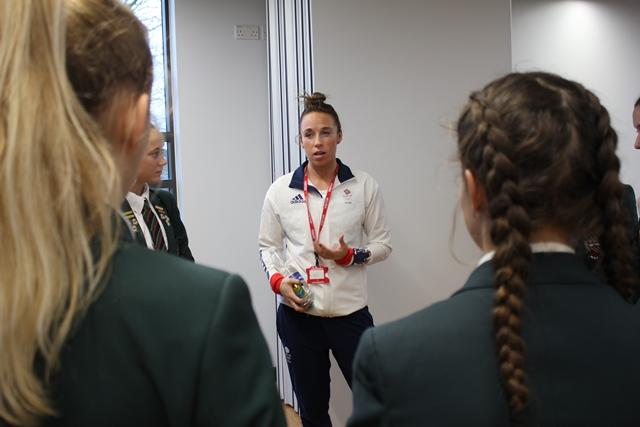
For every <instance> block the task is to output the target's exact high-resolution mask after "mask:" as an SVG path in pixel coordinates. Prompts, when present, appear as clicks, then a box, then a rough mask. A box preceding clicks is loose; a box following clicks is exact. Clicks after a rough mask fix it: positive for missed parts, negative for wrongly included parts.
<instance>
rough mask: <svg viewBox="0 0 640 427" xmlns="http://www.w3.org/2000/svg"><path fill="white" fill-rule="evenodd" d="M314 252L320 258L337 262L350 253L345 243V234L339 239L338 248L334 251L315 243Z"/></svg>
mask: <svg viewBox="0 0 640 427" xmlns="http://www.w3.org/2000/svg"><path fill="white" fill-rule="evenodd" d="M313 250H314V251H316V253H317V254H318V256H319V257H320V258H324V259H330V260H333V261H335V260H337V259H342V258H344V257H345V256H347V253H348V252H349V247H348V246H347V244H346V243H345V242H344V234H342V235H340V238H339V239H338V246H336V247H334V248H333V249H331V248H328V247H326V246H325V245H323V244H322V243H319V242H314V243H313Z"/></svg>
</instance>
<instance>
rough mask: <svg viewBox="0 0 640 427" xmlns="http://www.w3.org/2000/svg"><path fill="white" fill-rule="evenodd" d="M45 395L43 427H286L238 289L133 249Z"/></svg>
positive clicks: (117, 263) (119, 258) (223, 278)
mask: <svg viewBox="0 0 640 427" xmlns="http://www.w3.org/2000/svg"><path fill="white" fill-rule="evenodd" d="M50 390H51V396H52V401H53V403H54V406H55V408H56V410H57V411H58V416H56V417H51V418H49V419H46V420H45V422H44V425H45V426H47V427H49V426H56V427H58V426H60V427H61V426H69V427H70V426H92V427H102V426H104V427H113V426H119V427H128V426H131V427H134V426H135V427H140V426H174V427H177V426H284V425H285V421H284V418H283V413H282V407H281V403H280V399H279V396H278V393H277V390H276V386H275V379H274V374H273V365H272V362H271V358H270V354H269V350H268V348H267V343H266V342H265V339H264V337H263V335H262V333H261V330H260V327H259V326H258V322H257V320H256V316H255V314H254V312H253V309H252V306H251V298H250V295H249V291H248V289H247V285H246V284H245V282H244V281H243V280H242V279H241V278H240V277H239V276H237V275H233V274H229V273H226V272H223V271H219V270H214V269H210V268H206V267H203V266H199V265H196V264H194V263H191V262H187V261H185V260H183V259H180V258H178V257H175V256H171V255H168V254H165V253H161V252H154V251H152V250H149V249H147V248H145V247H141V246H140V245H138V244H136V243H133V242H131V243H123V244H122V246H121V248H120V249H119V250H118V252H117V253H116V255H115V257H114V259H113V263H112V272H111V276H110V278H109V280H108V282H107V283H106V285H105V286H104V290H103V292H102V293H101V294H100V296H99V298H98V299H97V301H95V303H93V304H92V305H91V307H90V308H89V310H88V312H87V313H86V315H85V316H84V318H83V319H82V321H81V322H80V324H79V325H78V326H77V329H76V331H75V332H74V333H73V334H72V336H71V338H70V339H69V341H68V342H67V343H66V345H65V346H64V350H63V352H62V354H61V364H60V369H59V371H58V372H57V374H56V375H55V376H54V380H53V383H52V385H51V387H50Z"/></svg>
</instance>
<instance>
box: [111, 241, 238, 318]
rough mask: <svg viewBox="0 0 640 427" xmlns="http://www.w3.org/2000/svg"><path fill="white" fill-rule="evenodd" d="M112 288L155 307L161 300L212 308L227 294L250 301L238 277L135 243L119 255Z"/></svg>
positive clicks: (118, 252)
mask: <svg viewBox="0 0 640 427" xmlns="http://www.w3.org/2000/svg"><path fill="white" fill-rule="evenodd" d="M108 288H109V289H108V291H109V292H110V293H112V294H116V295H119V296H122V297H123V298H125V299H131V300H133V302H135V301H137V300H139V299H140V300H142V301H145V302H146V303H149V304H151V303H153V302H154V301H155V300H157V301H155V302H156V303H158V304H159V305H162V304H163V303H167V304H176V303H177V304H179V305H184V306H194V305H196V306H197V305H200V304H211V303H212V302H215V301H217V300H218V299H220V298H222V297H223V295H225V293H226V292H234V293H238V294H241V295H242V296H243V297H247V298H248V297H249V295H248V288H247V286H246V284H245V283H244V281H243V280H242V278H240V277H239V276H238V275H235V274H232V273H229V272H226V271H223V270H218V269H215V268H209V267H205V266H202V265H198V264H195V263H193V262H190V261H186V260H184V259H182V258H179V257H176V256H173V255H170V254H167V253H164V252H158V251H152V250H149V249H147V248H145V247H142V246H141V245H136V244H131V243H122V244H121V246H120V248H119V250H118V251H117V252H116V254H115V256H114V258H113V262H112V269H111V276H110V279H109V285H108ZM226 297H227V296H225V298H226Z"/></svg>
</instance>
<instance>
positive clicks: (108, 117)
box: [0, 0, 284, 426]
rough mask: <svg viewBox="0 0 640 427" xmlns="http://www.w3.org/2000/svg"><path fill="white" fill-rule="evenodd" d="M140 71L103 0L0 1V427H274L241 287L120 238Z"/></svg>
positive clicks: (144, 49)
mask: <svg viewBox="0 0 640 427" xmlns="http://www.w3.org/2000/svg"><path fill="white" fill-rule="evenodd" d="M151 64H152V59H151V54H150V51H149V47H148V44H147V41H146V31H145V29H144V27H143V26H142V24H141V23H140V22H139V21H138V20H137V19H136V18H135V17H134V16H133V14H132V13H131V12H130V10H129V9H127V8H126V7H124V6H123V5H122V4H120V3H119V2H117V1H116V0H66V1H59V0H3V1H2V2H0V192H1V194H2V197H3V201H2V203H1V204H0V239H1V240H2V256H1V257H0V355H1V356H0V424H2V423H6V424H8V425H13V426H33V425H56V426H67V425H69V426H70V425H74V426H79V425H84V426H101V425H104V426H114V425H118V426H129V425H130V426H141V425H156V426H160V425H234V426H235V425H245V426H249V425H251V426H254V425H282V424H284V422H283V419H282V414H281V409H280V404H279V400H278V396H277V392H276V390H275V385H274V381H273V377H272V368H271V366H272V364H271V361H270V359H269V354H268V350H267V346H266V343H265V341H264V338H263V336H262V334H261V332H260V329H259V327H258V325H257V322H256V318H255V315H254V313H253V311H252V309H251V303H250V297H249V293H248V290H247V287H246V285H245V283H244V282H243V281H242V279H241V278H240V277H238V276H235V275H230V274H228V273H225V272H222V271H216V270H212V269H207V268H204V267H199V266H195V265H193V264H192V263H189V262H185V261H182V260H180V259H178V258H176V257H171V256H168V255H165V254H160V253H156V252H153V251H149V250H147V249H146V248H142V247H139V246H137V245H135V244H133V243H130V242H127V241H126V240H127V238H128V230H127V229H126V227H123V225H122V222H121V220H120V219H119V216H118V214H117V212H118V209H119V207H120V204H121V203H122V200H123V198H124V195H125V194H126V192H127V190H128V189H129V188H130V186H131V184H132V183H133V180H134V179H135V173H136V171H137V166H138V163H139V161H140V158H141V156H142V154H143V150H144V149H145V147H146V142H147V137H148V127H149V125H148V121H149V117H148V116H149V92H150V88H151V81H152V75H151Z"/></svg>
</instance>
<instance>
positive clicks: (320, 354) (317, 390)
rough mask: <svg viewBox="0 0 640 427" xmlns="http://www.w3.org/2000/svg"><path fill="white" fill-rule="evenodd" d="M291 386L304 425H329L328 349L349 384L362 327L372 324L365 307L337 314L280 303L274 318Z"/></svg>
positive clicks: (363, 328)
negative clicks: (311, 311)
mask: <svg viewBox="0 0 640 427" xmlns="http://www.w3.org/2000/svg"><path fill="white" fill-rule="evenodd" d="M276 323H277V327H278V335H279V336H280V340H281V341H282V344H283V345H284V351H285V356H286V358H287V366H288V368H289V374H290V376H291V383H292V384H293V390H294V391H295V393H296V397H297V398H298V404H299V405H300V417H301V418H302V424H303V425H304V427H316V426H322V427H325V426H331V419H330V418H329V396H330V383H331V378H330V377H329V368H330V367H331V362H330V361H329V351H331V352H332V353H333V357H334V358H335V359H336V361H337V362H338V366H339V367H340V370H341V371H342V375H344V378H345V379H346V380H347V384H349V387H351V370H352V364H353V357H354V355H355V352H356V349H357V348H358V342H359V341H360V337H361V336H362V333H363V332H364V331H365V329H367V328H370V327H372V326H373V318H372V317H371V313H369V309H368V308H367V307H364V308H362V309H360V310H358V311H356V312H353V313H351V314H348V315H346V316H340V317H319V316H311V315H309V314H305V313H298V312H296V311H295V310H294V309H292V308H291V307H288V306H286V305H284V304H280V307H279V308H278V314H277V318H276Z"/></svg>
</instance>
